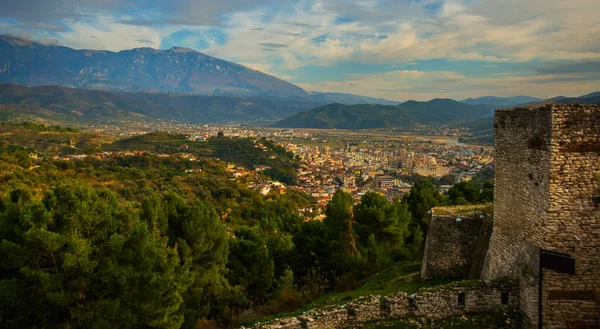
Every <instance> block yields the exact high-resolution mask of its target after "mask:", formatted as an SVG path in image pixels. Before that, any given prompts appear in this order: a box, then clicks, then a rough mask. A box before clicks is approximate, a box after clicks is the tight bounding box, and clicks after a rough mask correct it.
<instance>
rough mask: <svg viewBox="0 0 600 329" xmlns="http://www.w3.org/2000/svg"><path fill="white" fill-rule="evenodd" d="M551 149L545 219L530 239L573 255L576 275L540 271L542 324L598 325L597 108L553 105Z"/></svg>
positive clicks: (599, 110) (599, 134)
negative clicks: (548, 198) (548, 202)
mask: <svg viewBox="0 0 600 329" xmlns="http://www.w3.org/2000/svg"><path fill="white" fill-rule="evenodd" d="M550 147H551V162H550V181H549V194H550V195H549V197H550V207H549V209H548V217H547V220H546V221H545V222H544V223H543V225H542V226H541V228H540V229H539V230H536V231H535V234H533V235H532V236H530V237H529V241H530V242H531V243H532V244H534V245H537V246H539V247H541V248H544V249H547V250H551V251H555V252H559V253H564V254H569V255H571V256H572V257H573V258H575V275H574V276H572V275H568V274H560V273H557V272H555V271H550V270H544V274H543V283H544V287H543V297H544V298H543V300H544V305H543V310H545V311H543V318H544V326H545V328H565V327H568V326H571V327H573V326H576V325H584V324H589V323H593V324H595V325H596V326H600V107H598V106H589V105H585V106H577V105H573V106H557V107H555V108H554V109H553V111H552V141H551V146H550Z"/></svg>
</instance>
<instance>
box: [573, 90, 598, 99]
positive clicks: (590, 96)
mask: <svg viewBox="0 0 600 329" xmlns="http://www.w3.org/2000/svg"><path fill="white" fill-rule="evenodd" d="M596 97H600V91H596V92H593V93H589V94H586V95H582V96H579V97H578V98H596Z"/></svg>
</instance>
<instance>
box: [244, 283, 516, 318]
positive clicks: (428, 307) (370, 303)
mask: <svg viewBox="0 0 600 329" xmlns="http://www.w3.org/2000/svg"><path fill="white" fill-rule="evenodd" d="M503 294H504V296H503ZM459 295H462V296H463V297H459ZM518 300H519V298H518V286H517V284H516V283H514V282H511V281H502V282H500V281H497V282H492V281H462V282H456V283H453V284H449V285H444V286H439V287H434V288H428V289H421V290H419V292H417V293H415V294H413V295H407V294H406V293H403V292H399V293H395V294H391V295H388V296H385V297H381V296H366V297H361V298H359V299H357V300H354V301H352V302H350V303H347V304H344V305H339V306H329V307H326V308H322V309H316V310H310V311H308V312H306V313H304V314H302V315H300V316H298V317H287V318H281V319H276V320H272V321H269V322H267V323H258V324H256V325H254V326H253V327H252V328H253V329H313V328H315V329H316V328H318V329H339V328H352V327H356V326H359V325H360V324H363V323H367V322H373V321H382V320H391V319H398V318H405V317H422V318H428V319H444V318H448V317H452V316H456V315H461V314H465V313H468V312H485V311H499V310H515V309H518ZM461 301H464V302H461ZM242 328H244V327H242Z"/></svg>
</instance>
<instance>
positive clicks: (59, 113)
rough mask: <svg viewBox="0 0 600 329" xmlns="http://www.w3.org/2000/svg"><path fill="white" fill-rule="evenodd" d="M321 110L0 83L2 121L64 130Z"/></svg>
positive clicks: (303, 103) (250, 100) (274, 101)
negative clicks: (47, 123)
mask: <svg viewBox="0 0 600 329" xmlns="http://www.w3.org/2000/svg"><path fill="white" fill-rule="evenodd" d="M38 50H39V49H36V51H38ZM84 57H87V56H84ZM64 62H65V61H63V63H64ZM77 62H79V60H77ZM61 68H62V66H61ZM76 71H79V69H77V70H76ZM186 74H187V73H186ZM320 104H322V103H319V102H315V101H311V100H309V99H305V100H297V101H289V100H282V99H278V98H276V97H270V98H268V99H265V98H255V97H241V96H240V97H229V96H225V95H224V96H200V95H171V94H167V93H164V94H160V93H141V92H135V93H116V92H108V91H100V90H84V89H72V88H65V87H58V86H40V87H26V86H20V85H15V84H1V83H0V119H4V120H5V119H9V118H20V119H21V120H23V119H27V120H35V119H37V118H41V119H45V120H48V119H49V120H54V121H56V122H60V123H62V124H88V123H98V122H102V123H120V122H122V121H138V122H158V121H159V120H176V121H185V122H193V123H202V122H225V121H252V120H275V119H283V118H285V117H286V116H289V115H292V114H295V113H298V112H300V111H303V110H306V109H310V108H314V107H317V106H319V105H320Z"/></svg>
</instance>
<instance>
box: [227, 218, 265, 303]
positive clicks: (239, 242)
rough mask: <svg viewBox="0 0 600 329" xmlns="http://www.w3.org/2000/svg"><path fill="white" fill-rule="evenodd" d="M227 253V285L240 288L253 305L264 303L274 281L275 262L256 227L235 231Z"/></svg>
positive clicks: (241, 228) (246, 227)
mask: <svg viewBox="0 0 600 329" xmlns="http://www.w3.org/2000/svg"><path fill="white" fill-rule="evenodd" d="M229 250H230V252H231V253H230V256H229V262H228V263H227V268H228V269H229V274H228V275H227V279H228V280H229V283H230V284H232V285H239V286H241V287H242V289H243V290H245V291H246V293H247V295H248V297H250V299H252V300H253V301H254V302H255V303H259V302H262V301H264V298H265V297H266V295H267V292H268V291H269V290H270V289H271V287H272V286H273V279H274V263H273V259H272V258H271V255H270V253H269V249H267V248H266V241H265V240H264V239H263V238H262V237H261V235H260V234H259V232H258V231H257V230H256V229H255V228H252V227H248V226H244V227H240V228H238V229H237V230H235V237H234V238H232V239H230V241H229Z"/></svg>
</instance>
